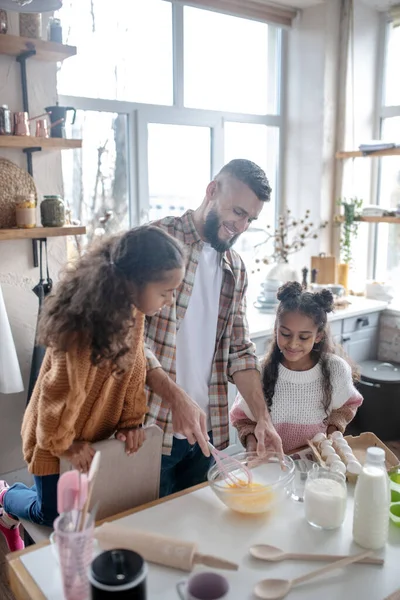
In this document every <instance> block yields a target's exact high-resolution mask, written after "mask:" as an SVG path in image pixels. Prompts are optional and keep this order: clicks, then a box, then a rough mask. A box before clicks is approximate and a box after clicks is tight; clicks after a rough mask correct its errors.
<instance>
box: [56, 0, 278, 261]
mask: <svg viewBox="0 0 400 600" xmlns="http://www.w3.org/2000/svg"><path fill="white" fill-rule="evenodd" d="M58 16H59V17H60V18H61V20H62V24H63V29H64V32H65V38H66V39H64V42H65V43H70V44H75V45H77V47H78V55H77V56H76V57H74V58H73V59H70V61H71V62H70V61H65V63H63V64H62V65H61V66H60V69H59V73H58V91H59V94H60V96H59V102H60V104H61V105H67V106H74V107H75V108H76V109H77V121H76V124H75V125H73V126H72V127H73V128H74V129H73V130H71V132H72V133H73V135H74V136H75V137H80V136H81V135H82V136H83V137H84V145H83V149H82V150H76V151H73V152H71V151H69V153H68V156H67V153H64V155H65V156H63V178H64V190H65V196H66V199H67V200H68V202H69V204H70V208H71V210H72V216H73V217H74V218H76V219H79V220H81V221H82V222H83V223H85V224H87V225H88V239H90V238H92V237H93V235H94V234H95V233H98V232H99V231H101V229H102V227H103V225H102V221H101V220H102V219H103V217H104V214H106V213H107V212H108V211H113V213H114V214H113V218H112V219H111V220H109V221H107V223H106V226H105V227H104V228H105V229H107V230H108V231H110V232H115V231H119V230H123V229H126V228H127V227H129V226H135V225H138V224H141V223H145V222H148V221H149V220H153V219H157V218H161V217H164V216H166V215H169V214H172V215H179V214H182V213H183V212H184V211H185V210H187V209H188V208H195V207H197V206H198V205H199V203H200V202H201V201H202V199H203V197H204V193H205V188H206V186H207V183H208V182H209V181H210V179H211V178H212V177H213V175H215V173H217V172H218V170H219V169H220V168H221V167H222V166H223V165H224V163H225V162H227V161H229V160H231V159H232V158H248V159H251V160H254V161H255V162H257V163H258V164H259V165H260V166H261V167H262V168H264V169H265V171H266V173H267V175H268V177H269V179H270V181H271V185H272V187H273V200H272V201H271V203H270V204H269V205H268V207H267V208H265V210H264V212H263V213H262V219H260V226H261V228H265V226H266V224H267V223H272V224H273V222H274V219H275V215H276V212H277V210H276V205H277V204H278V203H279V189H280V177H281V173H282V164H281V155H280V132H281V124H282V112H281V93H280V90H281V79H282V78H283V68H282V65H283V60H282V56H283V53H282V46H283V43H284V40H285V31H284V30H283V29H282V28H281V27H279V26H278V25H269V24H267V23H264V22H259V21H253V20H251V19H247V18H243V17H240V16H232V15H228V14H221V13H217V12H213V11H211V10H204V9H202V8H196V7H193V6H185V5H184V3H182V2H174V1H172V2H170V1H166V0H145V1H144V0H131V1H130V2H129V3H128V2H126V0H116V2H114V3H113V4H110V3H106V2H105V3H103V2H97V3H96V2H92V1H91V0H69V1H68V0H67V1H66V2H64V6H63V8H62V9H61V10H60V11H59V12H58ZM204 40H207V42H206V43H205V42H204ZM238 40H240V44H239V43H238ZM89 73H90V77H89V76H88V74H89ZM261 220H262V223H261ZM103 224H104V223H103ZM254 233H255V236H256V237H257V235H259V232H257V231H255V232H254ZM252 235H253V232H252V231H250V232H249V233H248V234H247V240H242V246H241V248H238V249H239V250H240V251H243V252H244V253H245V254H249V256H250V252H251V249H252V246H253V245H254V244H253V242H252V240H253V237H252ZM254 239H255V238H254ZM243 244H244V245H243Z"/></svg>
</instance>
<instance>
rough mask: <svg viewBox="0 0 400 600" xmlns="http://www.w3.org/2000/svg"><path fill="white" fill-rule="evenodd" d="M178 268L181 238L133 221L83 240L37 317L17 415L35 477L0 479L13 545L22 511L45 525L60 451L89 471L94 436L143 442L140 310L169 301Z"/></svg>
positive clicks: (52, 509)
mask: <svg viewBox="0 0 400 600" xmlns="http://www.w3.org/2000/svg"><path fill="white" fill-rule="evenodd" d="M183 275H184V256H183V251H182V248H181V246H180V244H179V242H177V241H176V240H175V239H174V238H172V237H171V236H169V235H168V234H167V233H165V232H164V231H163V230H161V229H159V228H156V227H151V226H145V227H138V228H137V229H133V230H131V231H129V232H127V233H125V234H123V235H121V236H117V237H115V238H112V239H109V240H107V241H105V242H102V243H101V244H100V245H99V246H97V247H95V248H93V249H92V250H89V251H88V252H87V253H86V254H85V255H84V256H83V257H82V258H81V259H80V260H79V261H78V263H77V264H76V265H75V266H74V268H72V269H70V270H69V271H68V272H67V274H66V276H65V277H64V278H63V280H62V281H61V282H60V284H59V285H58V287H57V290H56V293H55V294H54V295H53V296H51V297H49V299H48V300H47V302H46V304H45V308H44V311H43V316H42V318H41V321H40V327H39V341H40V343H41V344H43V345H45V346H47V351H46V355H45V358H44V361H43V364H42V367H41V370H40V374H39V377H38V380H37V382H36V385H35V389H34V391H33V394H32V398H31V400H30V402H29V404H28V407H27V409H26V411H25V415H24V419H23V423H22V444H23V453H24V458H25V460H26V462H27V464H28V470H29V471H30V472H31V473H32V474H33V476H34V483H35V485H34V486H33V487H32V488H28V487H26V486H25V485H23V484H21V483H17V484H15V485H13V486H12V487H8V485H7V483H6V482H5V481H0V532H2V533H3V535H4V536H5V538H6V541H7V543H8V546H9V549H10V550H11V551H13V550H18V549H20V548H22V547H23V542H22V540H21V538H20V536H19V528H18V525H19V519H27V520H29V521H32V522H34V523H38V524H40V525H48V526H52V524H53V521H54V519H55V518H56V516H57V481H58V477H59V459H60V457H66V458H67V459H68V460H69V461H70V462H71V464H72V465H73V467H74V468H76V469H79V470H80V471H82V472H87V471H88V469H89V467H90V463H91V461H92V458H93V455H94V450H93V448H92V447H91V445H90V443H91V442H97V441H100V440H104V439H107V438H109V437H110V436H111V435H113V434H114V433H115V432H116V436H117V438H118V439H120V440H121V441H123V442H125V447H126V452H127V453H128V454H130V453H133V452H135V451H136V450H138V448H140V446H141V445H142V443H143V441H144V431H143V429H142V423H143V419H144V417H145V414H146V397H145V389H144V386H145V378H146V361H145V355H144V338H143V329H144V319H145V315H154V314H155V313H156V312H158V311H159V310H160V309H161V308H162V307H163V306H165V305H169V304H170V303H171V302H172V301H173V297H174V292H175V290H176V288H177V287H178V286H179V285H180V283H181V281H182V279H183Z"/></svg>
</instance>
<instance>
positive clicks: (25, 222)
mask: <svg viewBox="0 0 400 600" xmlns="http://www.w3.org/2000/svg"><path fill="white" fill-rule="evenodd" d="M15 202H16V204H15V216H16V219H17V227H21V228H22V229H31V228H32V227H36V199H35V194H25V195H23V196H16V198H15Z"/></svg>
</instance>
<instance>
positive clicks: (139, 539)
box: [95, 523, 239, 571]
mask: <svg viewBox="0 0 400 600" xmlns="http://www.w3.org/2000/svg"><path fill="white" fill-rule="evenodd" d="M95 538H96V539H97V540H98V542H99V544H100V547H101V548H102V549H103V550H113V549H115V548H122V549H123V550H133V551H134V552H138V554H140V555H141V556H143V558H144V559H145V560H147V561H148V562H152V563H156V564H158V565H163V566H165V567H172V568H174V569H181V570H182V571H191V570H192V569H193V567H194V565H195V564H199V565H207V567H211V568H214V569H226V570H228V571H237V570H238V568H239V565H237V564H235V563H232V562H230V561H228V560H225V559H223V558H218V557H217V556H208V555H206V554H200V553H199V552H197V544H194V543H193V542H185V541H183V540H177V539H176V538H170V537H165V536H162V535H158V534H156V533H145V532H144V531H136V530H135V529H125V528H122V527H121V526H118V525H115V524H114V523H104V525H101V526H100V527H98V528H97V529H96V531H95Z"/></svg>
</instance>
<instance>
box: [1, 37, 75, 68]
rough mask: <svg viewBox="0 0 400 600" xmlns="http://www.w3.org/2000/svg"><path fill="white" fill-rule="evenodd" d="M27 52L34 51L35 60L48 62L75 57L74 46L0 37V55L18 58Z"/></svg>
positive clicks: (23, 38)
mask: <svg viewBox="0 0 400 600" xmlns="http://www.w3.org/2000/svg"><path fill="white" fill-rule="evenodd" d="M29 50H36V54H35V58H37V59H38V60H46V61H49V62H59V61H62V60H65V59H66V58H70V57H71V56H75V54H76V46H66V45H64V44H57V42H47V41H44V40H35V39H31V38H25V37H20V36H19V35H9V34H8V33H6V34H2V35H0V54H6V55H7V56H19V55H20V54H23V53H24V52H28V51H29Z"/></svg>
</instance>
